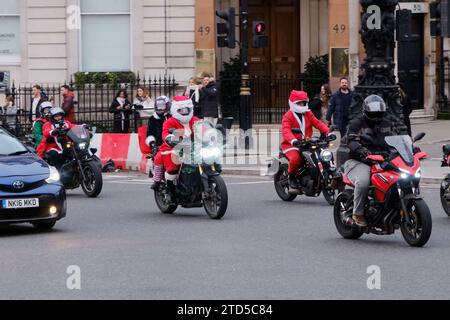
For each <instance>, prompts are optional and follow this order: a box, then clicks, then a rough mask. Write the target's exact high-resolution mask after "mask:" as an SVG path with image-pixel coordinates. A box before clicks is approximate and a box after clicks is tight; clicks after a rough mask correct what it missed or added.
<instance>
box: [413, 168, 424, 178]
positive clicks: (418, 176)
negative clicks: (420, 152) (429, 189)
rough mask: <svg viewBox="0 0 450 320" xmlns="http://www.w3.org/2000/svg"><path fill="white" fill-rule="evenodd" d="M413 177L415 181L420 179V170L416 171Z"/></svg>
mask: <svg viewBox="0 0 450 320" xmlns="http://www.w3.org/2000/svg"><path fill="white" fill-rule="evenodd" d="M414 177H415V178H416V179H420V178H422V170H421V169H419V170H417V172H416V174H415V175H414Z"/></svg>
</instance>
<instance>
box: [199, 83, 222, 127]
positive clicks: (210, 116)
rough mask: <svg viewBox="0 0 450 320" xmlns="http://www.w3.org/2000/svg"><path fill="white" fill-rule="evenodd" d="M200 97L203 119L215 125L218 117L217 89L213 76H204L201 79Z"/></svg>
mask: <svg viewBox="0 0 450 320" xmlns="http://www.w3.org/2000/svg"><path fill="white" fill-rule="evenodd" d="M200 97H201V98H200V104H201V110H202V116H203V119H204V120H206V121H209V123H211V124H212V125H213V126H214V127H215V126H216V125H217V121H218V118H219V90H218V89H217V84H216V81H215V80H214V78H212V77H209V76H206V77H205V78H204V79H203V87H202V89H201V90H200Z"/></svg>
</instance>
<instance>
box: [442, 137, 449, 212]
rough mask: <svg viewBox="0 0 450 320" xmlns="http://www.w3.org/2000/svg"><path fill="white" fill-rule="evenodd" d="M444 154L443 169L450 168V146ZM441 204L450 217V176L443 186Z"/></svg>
mask: <svg viewBox="0 0 450 320" xmlns="http://www.w3.org/2000/svg"><path fill="white" fill-rule="evenodd" d="M443 152H444V159H443V160H442V167H450V144H447V145H445V146H444V148H443ZM441 202H442V207H443V208H444V211H445V213H447V215H448V216H449V217H450V174H448V175H447V177H445V179H444V180H443V181H442V184H441Z"/></svg>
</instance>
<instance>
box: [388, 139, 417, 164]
mask: <svg viewBox="0 0 450 320" xmlns="http://www.w3.org/2000/svg"><path fill="white" fill-rule="evenodd" d="M386 143H387V144H388V145H389V146H390V147H392V148H394V149H395V150H397V152H398V154H399V155H400V157H402V159H403V160H404V161H405V162H406V163H412V162H414V153H413V148H412V146H413V142H412V139H411V137H410V136H390V137H386Z"/></svg>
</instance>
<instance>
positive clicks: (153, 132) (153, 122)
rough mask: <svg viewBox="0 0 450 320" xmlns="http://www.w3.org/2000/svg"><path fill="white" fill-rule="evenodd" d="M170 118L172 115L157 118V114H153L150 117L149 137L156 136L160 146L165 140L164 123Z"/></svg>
mask: <svg viewBox="0 0 450 320" xmlns="http://www.w3.org/2000/svg"><path fill="white" fill-rule="evenodd" d="M169 118H170V115H167V116H164V117H163V118H155V115H153V116H151V117H150V119H148V127H147V137H154V138H155V142H156V145H157V146H158V147H159V146H161V145H162V144H163V142H164V141H163V138H162V131H163V125H164V122H166V120H168V119H169Z"/></svg>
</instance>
